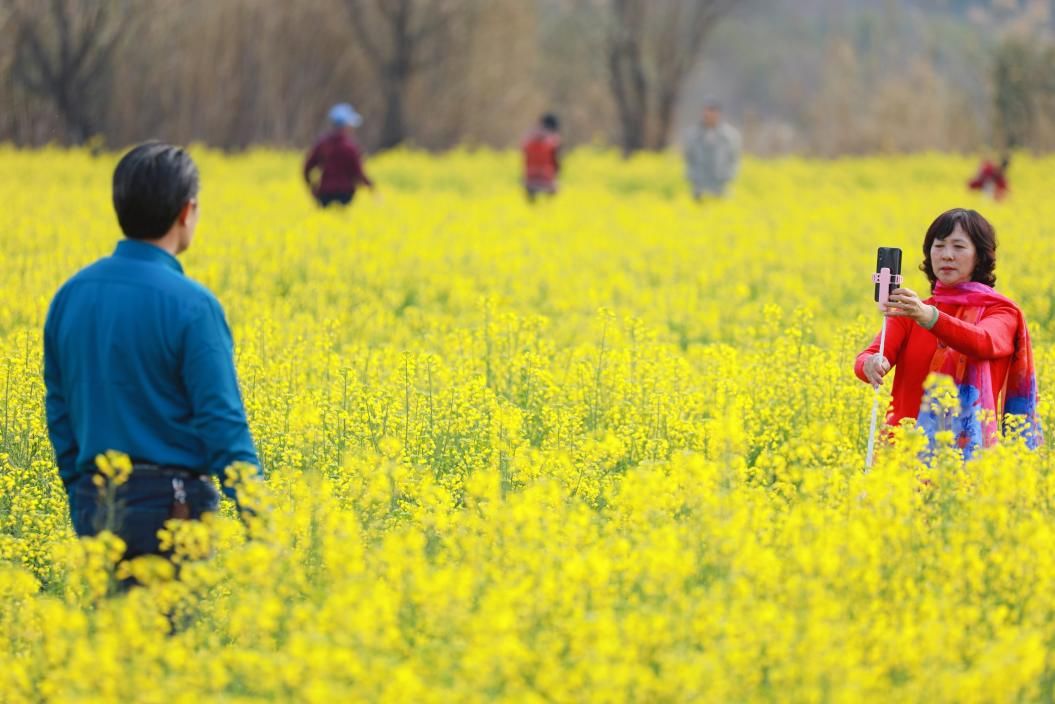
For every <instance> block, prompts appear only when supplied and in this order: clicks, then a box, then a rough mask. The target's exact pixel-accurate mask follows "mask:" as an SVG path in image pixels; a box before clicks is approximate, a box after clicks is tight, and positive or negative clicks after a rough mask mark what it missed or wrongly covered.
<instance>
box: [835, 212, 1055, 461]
mask: <svg viewBox="0 0 1055 704" xmlns="http://www.w3.org/2000/svg"><path fill="white" fill-rule="evenodd" d="M923 257H924V259H923V263H922V264H921V265H920V270H921V271H923V273H925V274H926V275H927V278H928V280H929V281H930V283H931V289H932V295H931V296H930V297H928V298H926V299H921V298H920V296H919V294H917V293H916V292H915V291H913V290H911V289H909V288H905V287H900V286H899V287H897V288H894V289H893V291H891V292H890V293H889V296H888V297H887V300H886V301H884V302H883V305H882V310H883V314H884V316H885V319H884V331H883V332H882V333H880V335H877V336H876V338H875V340H873V342H872V344H871V345H869V346H868V347H867V348H866V349H865V350H864V351H862V352H861V353H860V354H859V355H858V356H857V360H856V364H855V365H854V371H855V373H856V374H857V376H858V378H860V379H861V380H862V381H864V382H867V383H870V384H872V385H873V386H879V385H880V384H881V383H882V381H883V377H884V376H886V374H887V373H888V372H889V371H890V370H891V369H893V368H896V372H895V375H894V384H893V389H892V395H893V402H892V405H891V408H890V411H889V412H888V414H887V419H886V420H887V423H888V424H889V425H897V424H898V423H899V422H900V421H901V420H902V419H903V418H914V419H916V420H917V422H918V424H919V425H920V427H921V428H922V429H923V430H924V431H925V432H927V434H928V435H929V436H930V437H931V438H933V437H934V433H936V432H937V431H939V430H943V429H949V430H952V431H953V432H954V434H955V437H956V442H957V444H958V446H959V447H960V448H962V449H963V450H964V453H965V455H966V456H968V457H969V456H970V455H971V454H972V452H973V451H974V450H975V449H976V448H978V447H989V446H990V445H993V444H995V443H996V442H997V441H998V440H999V438H1000V433H1001V428H1002V422H1001V421H1003V419H1004V417H1005V414H1015V415H1019V416H1022V417H1024V418H1025V420H1026V423H1027V425H1026V427H1027V431H1026V441H1027V444H1028V445H1029V446H1030V447H1036V446H1038V445H1039V444H1040V443H1041V442H1042V435H1041V430H1040V424H1039V421H1038V418H1037V413H1036V407H1037V382H1036V375H1035V373H1034V369H1033V352H1032V347H1031V345H1030V341H1029V332H1028V330H1027V327H1026V321H1025V318H1024V316H1023V314H1022V311H1021V310H1020V309H1019V307H1018V306H1017V305H1016V304H1015V303H1014V302H1013V301H1011V300H1010V299H1009V298H1007V297H1005V296H1002V295H1001V294H999V293H997V292H996V291H995V290H994V286H995V283H996V276H995V274H994V270H995V267H996V234H995V232H994V230H993V227H992V225H990V224H989V222H988V221H986V219H985V218H983V217H982V216H981V215H980V214H979V213H977V212H976V211H974V210H965V209H962V208H955V209H953V210H949V211H947V212H945V213H942V214H941V215H939V216H938V218H937V219H936V220H935V221H934V222H933V223H932V224H931V226H930V228H929V229H928V230H927V234H926V236H925V237H924V240H923ZM884 336H885V337H884ZM881 346H882V348H883V349H882V353H881V354H880V347H881ZM931 372H937V373H939V374H944V375H947V376H950V377H952V379H953V381H954V383H955V384H956V386H957V388H958V391H959V398H960V407H961V408H960V412H959V413H958V415H956V417H955V418H949V417H946V416H944V415H941V413H940V411H939V410H938V409H936V408H932V407H930V404H924V403H923V401H924V399H923V387H924V383H925V381H926V379H927V376H928V375H929V374H930V373H931ZM982 411H990V412H991V413H990V414H986V413H981V412H982Z"/></svg>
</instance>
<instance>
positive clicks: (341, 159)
mask: <svg viewBox="0 0 1055 704" xmlns="http://www.w3.org/2000/svg"><path fill="white" fill-rule="evenodd" d="M316 168H319V169H322V179H321V180H320V181H319V186H318V188H316V189H315V192H316V193H318V194H324V195H325V194H333V193H351V192H353V191H355V189H356V188H357V187H358V186H359V184H363V185H366V186H372V185H373V182H371V181H370V179H369V178H367V176H366V172H365V171H363V158H362V156H361V154H360V152H359V146H358V145H357V144H356V143H355V142H353V141H352V139H351V138H350V137H349V136H348V135H347V134H345V133H344V132H343V131H341V130H335V131H333V132H330V133H328V134H325V135H323V136H322V138H321V139H319V141H318V142H316V143H315V146H314V147H312V149H311V153H310V154H308V159H307V161H305V162H304V180H305V181H307V182H308V183H309V184H310V183H311V172H312V171H313V170H314V169H316Z"/></svg>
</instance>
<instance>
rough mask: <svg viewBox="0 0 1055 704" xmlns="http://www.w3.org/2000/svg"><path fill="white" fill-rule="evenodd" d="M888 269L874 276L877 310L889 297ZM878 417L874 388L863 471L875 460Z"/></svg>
mask: <svg viewBox="0 0 1055 704" xmlns="http://www.w3.org/2000/svg"><path fill="white" fill-rule="evenodd" d="M890 278H891V277H890V269H889V268H887V267H883V268H882V269H880V270H879V274H878V275H877V276H876V283H878V284H879V309H880V310H884V309H885V307H886V304H887V301H888V300H889V297H890ZM885 349H886V313H885V312H884V314H883V331H882V332H881V333H879V354H881V355H882V354H883V353H884V351H885ZM878 415H879V386H876V387H875V395H874V396H873V397H872V424H871V427H870V428H869V429H868V457H866V458H865V469H871V468H872V460H873V459H874V458H875V445H876V418H877V417H878Z"/></svg>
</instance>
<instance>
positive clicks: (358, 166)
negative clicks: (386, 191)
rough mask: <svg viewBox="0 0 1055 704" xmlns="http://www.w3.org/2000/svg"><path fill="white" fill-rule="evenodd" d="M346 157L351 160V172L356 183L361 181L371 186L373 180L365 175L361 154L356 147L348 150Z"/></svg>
mask: <svg viewBox="0 0 1055 704" xmlns="http://www.w3.org/2000/svg"><path fill="white" fill-rule="evenodd" d="M348 157H349V158H350V159H351V161H352V173H353V175H354V178H355V181H356V183H362V184H364V185H366V186H370V187H371V188H373V185H374V182H373V181H371V180H370V179H369V177H367V175H366V171H364V170H363V155H362V154H360V153H359V149H358V147H354V146H353V147H352V148H351V149H350V150H349V154H348Z"/></svg>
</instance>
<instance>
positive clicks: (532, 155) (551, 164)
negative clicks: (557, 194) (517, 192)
mask: <svg viewBox="0 0 1055 704" xmlns="http://www.w3.org/2000/svg"><path fill="white" fill-rule="evenodd" d="M520 148H521V151H523V152H524V181H525V182H527V183H529V184H535V185H542V186H551V185H553V182H554V181H555V180H556V178H557V172H558V171H560V135H558V134H556V133H554V132H547V131H546V130H535V131H533V132H532V133H531V134H529V135H528V136H527V137H525V138H524V142H523V143H522V144H521V145H520Z"/></svg>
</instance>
